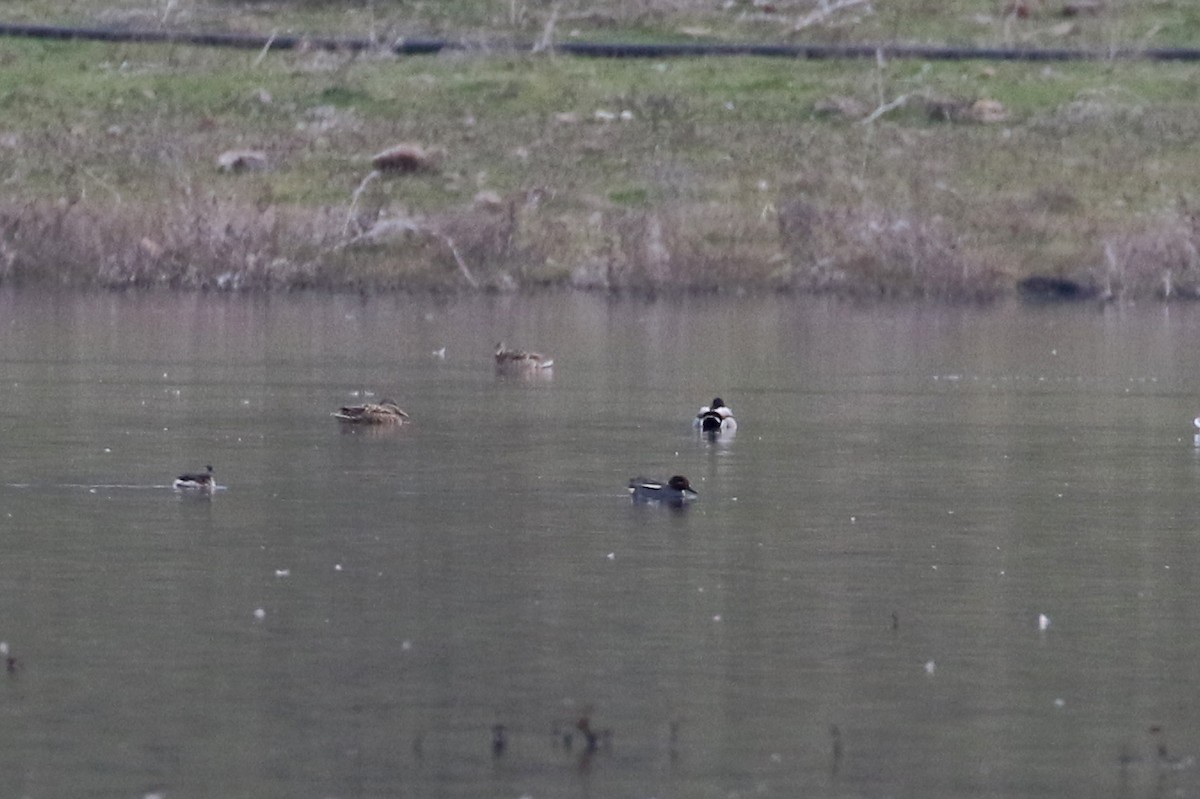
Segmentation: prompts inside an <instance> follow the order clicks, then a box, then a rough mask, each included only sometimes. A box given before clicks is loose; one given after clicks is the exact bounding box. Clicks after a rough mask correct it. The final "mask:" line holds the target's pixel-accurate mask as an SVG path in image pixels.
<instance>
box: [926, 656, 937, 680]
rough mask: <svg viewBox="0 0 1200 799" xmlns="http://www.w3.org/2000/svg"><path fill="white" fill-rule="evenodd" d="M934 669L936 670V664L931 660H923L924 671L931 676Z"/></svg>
mask: <svg viewBox="0 0 1200 799" xmlns="http://www.w3.org/2000/svg"><path fill="white" fill-rule="evenodd" d="M935 671H937V664H936V663H934V662H933V661H932V660H927V661H925V673H926V674H928V675H929V676H930V677H932V676H933V673H934V672H935Z"/></svg>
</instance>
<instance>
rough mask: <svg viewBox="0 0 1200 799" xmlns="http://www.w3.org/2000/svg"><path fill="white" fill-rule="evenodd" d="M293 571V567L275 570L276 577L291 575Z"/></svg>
mask: <svg viewBox="0 0 1200 799" xmlns="http://www.w3.org/2000/svg"><path fill="white" fill-rule="evenodd" d="M291 573H292V570H291V569H276V570H275V576H276V577H288V576H289V575H291Z"/></svg>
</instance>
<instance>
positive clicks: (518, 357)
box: [496, 341, 554, 372]
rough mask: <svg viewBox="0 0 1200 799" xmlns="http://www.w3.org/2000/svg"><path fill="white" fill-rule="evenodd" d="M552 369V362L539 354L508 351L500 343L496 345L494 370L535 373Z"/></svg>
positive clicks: (502, 343)
mask: <svg viewBox="0 0 1200 799" xmlns="http://www.w3.org/2000/svg"><path fill="white" fill-rule="evenodd" d="M553 367H554V361H553V360H552V359H550V358H547V357H546V356H545V355H542V354H541V353H540V352H525V351H523V350H510V349H509V348H508V347H506V346H504V342H503V341H501V342H500V343H498V344H497V345H496V370H497V371H510V372H524V371H530V372H535V371H539V370H542V369H551V368H553Z"/></svg>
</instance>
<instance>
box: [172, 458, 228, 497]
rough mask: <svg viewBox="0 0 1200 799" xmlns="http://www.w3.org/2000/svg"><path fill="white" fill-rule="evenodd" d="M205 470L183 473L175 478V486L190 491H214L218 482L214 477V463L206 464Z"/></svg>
mask: <svg viewBox="0 0 1200 799" xmlns="http://www.w3.org/2000/svg"><path fill="white" fill-rule="evenodd" d="M204 468H205V471H203V472H196V473H192V474H181V475H179V476H178V477H176V478H175V482H174V484H173V485H174V487H175V488H179V489H183V490H190V491H212V490H213V486H215V485H216V484H217V481H216V478H215V477H213V467H212V464H209V465H208V466H205V467H204Z"/></svg>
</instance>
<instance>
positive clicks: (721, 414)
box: [692, 397, 737, 435]
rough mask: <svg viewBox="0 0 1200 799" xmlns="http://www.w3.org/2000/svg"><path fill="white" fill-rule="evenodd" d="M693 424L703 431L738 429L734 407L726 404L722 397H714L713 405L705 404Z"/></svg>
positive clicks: (719, 431) (723, 431)
mask: <svg viewBox="0 0 1200 799" xmlns="http://www.w3.org/2000/svg"><path fill="white" fill-rule="evenodd" d="M692 426H693V427H695V428H696V429H697V430H699V431H701V432H703V433H711V434H713V435H715V434H717V433H732V432H734V431H735V430H737V420H736V419H734V418H733V409H732V408H730V407H729V406H728V405H726V404H725V402H724V400H722V399H721V398H720V397H716V398H714V399H713V401H712V404H711V405H705V406H704V407H702V408H701V409H700V412H699V413H698V414H696V418H695V420H694V421H693V422H692Z"/></svg>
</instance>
